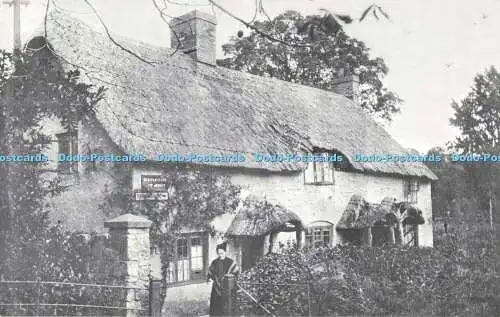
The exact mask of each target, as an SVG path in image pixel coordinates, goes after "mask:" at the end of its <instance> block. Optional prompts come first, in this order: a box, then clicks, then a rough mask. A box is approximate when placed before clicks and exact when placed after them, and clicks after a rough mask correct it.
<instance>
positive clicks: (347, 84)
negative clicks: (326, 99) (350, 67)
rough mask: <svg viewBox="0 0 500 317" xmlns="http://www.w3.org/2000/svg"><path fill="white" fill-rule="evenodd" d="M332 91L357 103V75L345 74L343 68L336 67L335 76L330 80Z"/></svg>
mask: <svg viewBox="0 0 500 317" xmlns="http://www.w3.org/2000/svg"><path fill="white" fill-rule="evenodd" d="M332 85H333V87H332V91H333V92H334V93H337V94H339V95H344V96H346V97H347V98H349V99H351V100H353V101H354V102H356V103H358V101H359V76H358V75H354V74H345V71H344V68H338V69H337V74H336V78H335V79H334V80H333V82H332Z"/></svg>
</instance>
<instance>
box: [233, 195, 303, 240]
mask: <svg viewBox="0 0 500 317" xmlns="http://www.w3.org/2000/svg"><path fill="white" fill-rule="evenodd" d="M287 224H290V225H291V226H290V227H289V226H287ZM304 227H305V226H304V223H303V222H302V220H301V219H300V218H299V216H298V215H297V214H295V213H294V212H292V211H289V210H287V209H285V208H284V207H283V206H281V205H276V204H270V203H268V202H266V201H262V200H258V199H256V198H249V199H247V200H245V201H244V202H243V206H242V208H241V209H240V210H239V211H238V213H237V214H236V216H235V217H234V219H233V221H232V223H231V225H230V226H229V228H228V229H227V231H226V235H228V236H231V237H260V236H264V235H266V234H269V233H273V232H280V231H300V230H303V229H304Z"/></svg>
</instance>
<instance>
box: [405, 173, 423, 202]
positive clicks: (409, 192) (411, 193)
mask: <svg viewBox="0 0 500 317" xmlns="http://www.w3.org/2000/svg"><path fill="white" fill-rule="evenodd" d="M419 191H420V180H419V179H417V178H411V179H404V180H403V196H404V200H405V202H407V203H410V204H417V203H418V193H419Z"/></svg>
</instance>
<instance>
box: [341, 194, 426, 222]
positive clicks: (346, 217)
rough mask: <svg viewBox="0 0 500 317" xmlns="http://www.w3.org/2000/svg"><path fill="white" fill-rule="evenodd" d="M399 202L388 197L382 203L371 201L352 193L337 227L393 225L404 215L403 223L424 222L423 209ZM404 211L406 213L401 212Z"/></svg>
mask: <svg viewBox="0 0 500 317" xmlns="http://www.w3.org/2000/svg"><path fill="white" fill-rule="evenodd" d="M399 204H400V203H396V201H395V200H394V198H391V197H386V198H384V199H383V200H382V202H381V203H380V204H377V203H375V204H374V203H369V202H367V201H366V200H365V199H364V198H363V197H361V196H360V195H352V196H351V199H350V200H349V203H348V204H347V207H346V209H345V210H344V212H343V213H342V216H341V217H340V220H339V222H338V223H337V226H336V227H337V229H364V228H368V227H373V226H393V225H395V224H397V223H398V221H399V220H398V218H400V217H402V216H403V217H404V220H403V224H406V223H408V224H410V223H412V224H423V223H424V222H425V220H424V218H423V216H422V211H421V210H419V209H418V208H416V207H414V206H411V205H410V204H407V203H403V204H404V206H405V207H404V208H402V210H399ZM401 211H403V212H404V215H403V214H401V213H400V212H401Z"/></svg>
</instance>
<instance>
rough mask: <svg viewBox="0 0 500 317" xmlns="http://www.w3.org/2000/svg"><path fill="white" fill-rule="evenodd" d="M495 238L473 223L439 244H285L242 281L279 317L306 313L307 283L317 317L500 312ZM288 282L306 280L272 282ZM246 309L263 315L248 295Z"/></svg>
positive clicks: (241, 281) (441, 240)
mask: <svg viewBox="0 0 500 317" xmlns="http://www.w3.org/2000/svg"><path fill="white" fill-rule="evenodd" d="M495 241H496V240H495V236H494V235H493V234H492V233H491V232H489V231H488V230H487V229H485V227H484V226H481V225H476V226H469V230H468V232H467V234H461V235H457V234H450V235H448V236H446V237H441V238H439V239H436V242H437V243H436V246H435V248H403V247H400V246H383V247H364V246H362V247H359V246H352V245H346V246H336V247H334V248H328V249H309V250H307V249H303V250H297V249H295V248H287V249H284V250H283V252H282V253H281V254H270V255H267V256H265V257H262V258H261V260H260V261H259V262H258V263H257V264H256V266H255V267H254V268H252V269H251V270H249V271H247V272H244V273H243V274H242V275H241V276H240V278H239V283H240V284H241V285H242V286H243V287H245V285H247V287H248V288H249V291H251V293H252V294H253V295H254V297H255V298H256V299H257V300H258V301H261V302H262V303H263V304H264V305H266V307H269V309H270V310H271V309H272V312H273V313H275V314H276V315H279V316H283V315H287V316H288V315H290V316H298V315H302V316H306V315H307V314H308V303H307V284H309V295H310V297H311V307H312V314H313V315H317V316H331V315H364V314H366V315H389V314H397V315H414V314H419V315H427V316H430V315H457V316H470V315H483V316H484V315H486V316H498V315H500V307H499V306H500V278H499V276H498V272H499V269H500V256H499V254H498V250H495V248H496V245H495V243H494V242H495ZM245 283H247V284H245ZM248 283H254V284H253V285H251V287H250V284H248ZM283 283H290V284H293V283H297V284H302V285H306V286H305V287H304V286H298V285H297V286H295V287H281V288H279V287H274V286H273V285H275V284H283ZM238 296H239V300H240V301H242V300H243V298H245V296H244V295H238ZM247 297H248V296H247ZM267 298H268V299H269V300H267ZM286 299H288V300H289V301H288V302H287V301H286ZM290 303H293V304H290ZM242 311H243V312H244V313H246V314H254V315H262V314H263V313H262V309H257V308H256V305H254V304H251V301H249V300H248V299H247V300H246V306H242Z"/></svg>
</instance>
